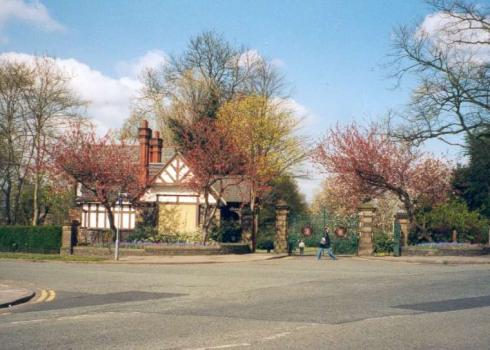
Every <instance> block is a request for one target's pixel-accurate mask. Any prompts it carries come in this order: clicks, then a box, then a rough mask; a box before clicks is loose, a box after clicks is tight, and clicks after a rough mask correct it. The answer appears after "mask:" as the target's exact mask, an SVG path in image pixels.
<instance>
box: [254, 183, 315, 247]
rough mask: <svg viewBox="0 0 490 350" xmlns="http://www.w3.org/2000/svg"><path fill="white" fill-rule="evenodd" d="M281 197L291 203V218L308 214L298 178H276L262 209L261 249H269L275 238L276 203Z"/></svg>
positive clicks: (259, 241) (260, 227)
mask: <svg viewBox="0 0 490 350" xmlns="http://www.w3.org/2000/svg"><path fill="white" fill-rule="evenodd" d="M279 199H283V200H284V201H286V203H287V204H288V205H289V215H288V217H289V218H292V217H294V216H297V215H305V214H307V211H308V205H307V203H306V200H305V197H304V195H303V194H302V193H301V192H300V191H299V187H298V183H297V182H296V180H295V179H294V178H293V177H292V176H289V175H283V176H280V177H278V178H276V179H274V180H273V181H272V184H271V189H270V192H269V194H268V196H267V197H266V198H265V199H264V201H263V204H262V208H261V211H260V216H259V232H258V245H259V246H260V247H259V248H260V249H267V246H268V244H269V246H270V242H272V241H273V240H274V235H275V223H276V203H277V201H278V200H279Z"/></svg>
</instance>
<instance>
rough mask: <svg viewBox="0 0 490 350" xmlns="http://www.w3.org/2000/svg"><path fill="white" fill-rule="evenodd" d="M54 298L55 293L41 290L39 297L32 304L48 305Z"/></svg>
mask: <svg viewBox="0 0 490 350" xmlns="http://www.w3.org/2000/svg"><path fill="white" fill-rule="evenodd" d="M54 298H56V292H55V291H54V290H52V289H41V293H40V294H39V297H37V298H36V299H35V300H34V301H33V302H32V303H33V304H37V303H49V302H51V301H53V300H54Z"/></svg>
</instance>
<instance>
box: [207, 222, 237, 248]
mask: <svg viewBox="0 0 490 350" xmlns="http://www.w3.org/2000/svg"><path fill="white" fill-rule="evenodd" d="M210 238H211V240H213V241H216V242H222V243H237V242H240V240H241V239H242V228H241V226H240V223H239V222H235V221H222V222H221V225H220V226H219V227H216V226H215V227H213V229H212V230H211V235H210Z"/></svg>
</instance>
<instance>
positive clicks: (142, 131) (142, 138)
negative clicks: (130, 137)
mask: <svg viewBox="0 0 490 350" xmlns="http://www.w3.org/2000/svg"><path fill="white" fill-rule="evenodd" d="M150 138H151V129H150V128H149V127H148V121H147V120H143V121H141V124H140V127H139V128H138V140H139V143H140V157H139V159H140V162H139V163H140V168H141V172H140V176H141V181H142V182H144V183H145V184H146V183H147V182H148V164H149V162H150V159H149V157H150Z"/></svg>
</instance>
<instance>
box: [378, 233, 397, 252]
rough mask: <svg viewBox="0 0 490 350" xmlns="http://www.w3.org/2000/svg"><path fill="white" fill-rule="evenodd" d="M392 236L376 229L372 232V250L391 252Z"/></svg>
mask: <svg viewBox="0 0 490 350" xmlns="http://www.w3.org/2000/svg"><path fill="white" fill-rule="evenodd" d="M393 245H394V241H393V237H391V235H389V234H387V233H386V232H382V231H378V232H375V233H374V234H373V250H374V252H375V253H392V252H393Z"/></svg>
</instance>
